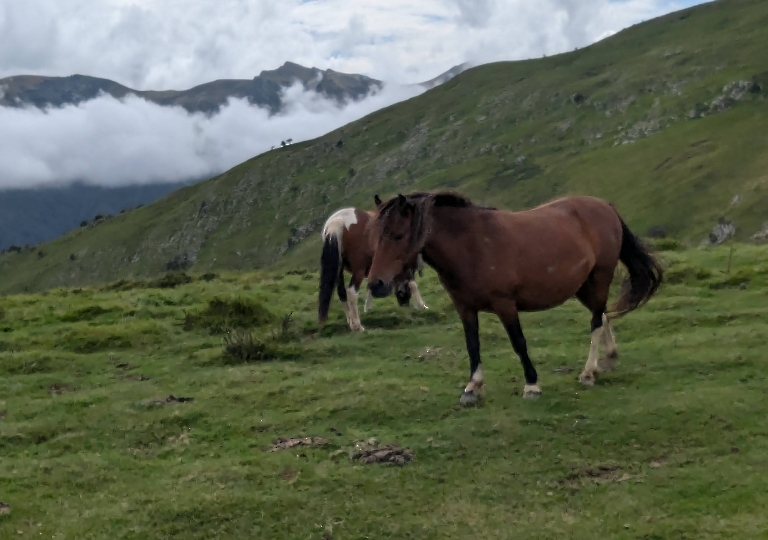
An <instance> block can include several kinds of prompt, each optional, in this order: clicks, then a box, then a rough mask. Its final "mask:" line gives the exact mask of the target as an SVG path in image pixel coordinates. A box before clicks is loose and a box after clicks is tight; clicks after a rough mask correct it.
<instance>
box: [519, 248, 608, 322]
mask: <svg viewBox="0 0 768 540" xmlns="http://www.w3.org/2000/svg"><path fill="white" fill-rule="evenodd" d="M593 266H594V263H593V261H591V260H590V259H589V258H588V257H585V258H582V259H580V260H579V261H578V262H575V263H568V264H563V263H562V262H560V263H555V264H551V265H547V266H545V267H542V268H537V269H532V270H533V271H530V272H528V273H527V275H526V276H518V280H517V286H516V287H515V294H514V296H515V300H516V303H517V307H518V309H519V310H520V311H540V310H545V309H550V308H553V307H556V306H559V305H560V304H563V303H565V302H566V301H567V300H568V299H569V298H571V297H573V296H574V295H575V294H576V293H577V292H578V290H579V289H580V288H581V286H582V285H584V282H586V281H587V279H588V278H589V273H590V272H591V271H592V267H593Z"/></svg>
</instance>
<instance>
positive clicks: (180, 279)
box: [149, 272, 192, 289]
mask: <svg viewBox="0 0 768 540" xmlns="http://www.w3.org/2000/svg"><path fill="white" fill-rule="evenodd" d="M191 282H192V278H191V277H190V276H188V275H187V273H186V272H168V273H167V274H165V275H164V276H163V277H161V278H158V279H156V280H154V281H151V282H150V284H149V286H150V287H154V288H157V289H173V288H176V287H178V286H179V285H186V284H187V283H191Z"/></svg>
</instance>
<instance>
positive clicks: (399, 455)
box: [350, 439, 413, 466]
mask: <svg viewBox="0 0 768 540" xmlns="http://www.w3.org/2000/svg"><path fill="white" fill-rule="evenodd" d="M350 458H351V459H352V460H353V461H359V462H360V463H365V464H366V465H368V464H371V463H386V464H387V465H399V466H403V465H405V464H406V463H408V462H410V461H413V450H411V449H410V448H403V447H402V446H400V445H399V444H387V445H385V446H380V445H379V441H377V440H376V439H368V440H367V441H360V442H357V443H355V448H354V450H353V451H352V452H351V454H350Z"/></svg>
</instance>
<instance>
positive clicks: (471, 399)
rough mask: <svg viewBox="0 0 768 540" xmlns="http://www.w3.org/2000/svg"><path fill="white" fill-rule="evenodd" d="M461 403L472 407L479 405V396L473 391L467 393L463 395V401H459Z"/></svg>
mask: <svg viewBox="0 0 768 540" xmlns="http://www.w3.org/2000/svg"><path fill="white" fill-rule="evenodd" d="M459 403H461V404H462V405H472V404H474V403H477V394H475V393H474V392H471V391H465V392H464V393H463V394H461V399H460V400H459Z"/></svg>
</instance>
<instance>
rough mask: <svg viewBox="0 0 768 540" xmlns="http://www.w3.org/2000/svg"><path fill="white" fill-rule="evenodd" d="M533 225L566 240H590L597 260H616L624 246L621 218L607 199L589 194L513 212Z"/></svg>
mask: <svg viewBox="0 0 768 540" xmlns="http://www.w3.org/2000/svg"><path fill="white" fill-rule="evenodd" d="M514 215H515V216H516V217H517V218H518V219H519V220H522V221H525V222H529V223H530V224H531V225H532V226H533V227H534V228H536V229H540V230H549V231H551V232H552V233H553V236H554V237H556V238H560V239H562V240H564V241H569V240H570V241H572V242H574V241H576V242H579V243H580V242H582V241H583V242H586V243H588V244H589V245H590V246H591V248H592V250H593V251H594V254H595V259H596V262H600V260H601V259H606V262H609V263H610V261H612V260H615V259H616V258H617V257H618V255H619V250H620V249H621V235H622V233H621V219H620V218H619V215H618V214H617V213H616V210H615V209H614V208H613V206H611V205H610V204H609V203H608V202H606V201H604V200H602V199H598V198H596V197H589V196H570V197H562V198H560V199H555V200H554V201H551V202H548V203H546V204H543V205H541V206H538V207H536V208H532V209H531V210H526V211H524V212H518V213H516V214H514Z"/></svg>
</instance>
